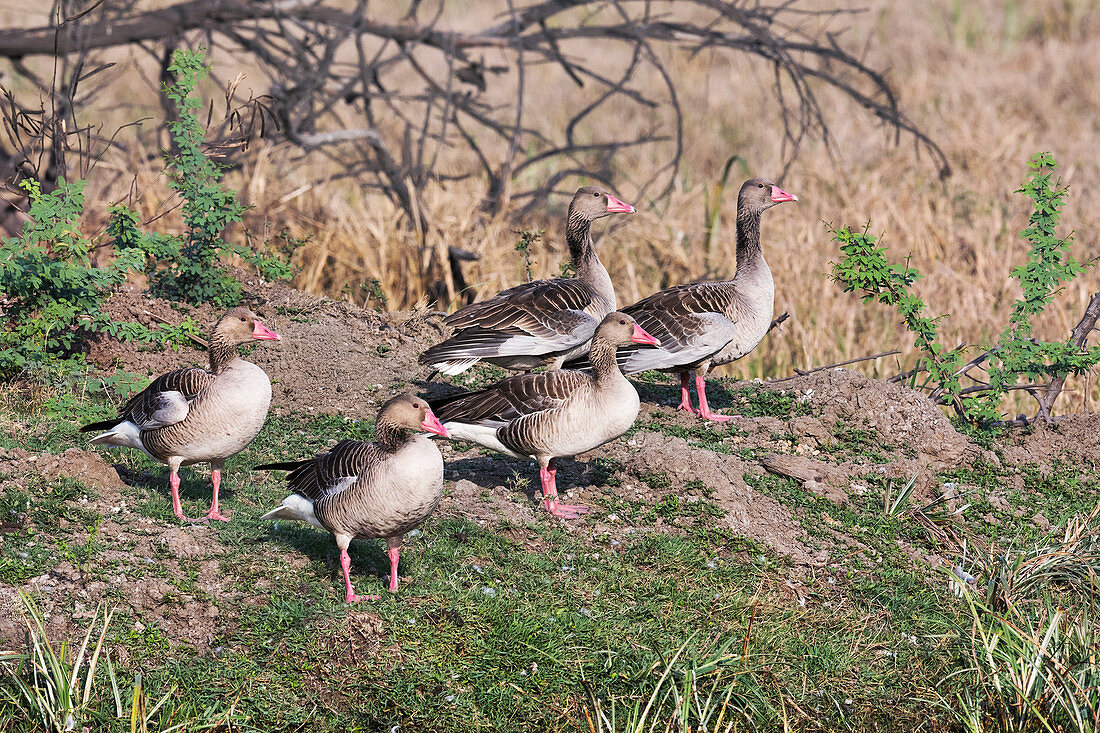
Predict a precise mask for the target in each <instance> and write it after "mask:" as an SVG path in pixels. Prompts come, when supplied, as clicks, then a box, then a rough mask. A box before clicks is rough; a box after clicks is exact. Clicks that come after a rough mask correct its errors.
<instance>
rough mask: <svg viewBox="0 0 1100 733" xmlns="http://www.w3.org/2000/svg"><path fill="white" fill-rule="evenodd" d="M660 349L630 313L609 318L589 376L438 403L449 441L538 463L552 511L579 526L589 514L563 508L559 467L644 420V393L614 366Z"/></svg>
mask: <svg viewBox="0 0 1100 733" xmlns="http://www.w3.org/2000/svg"><path fill="white" fill-rule="evenodd" d="M631 343H635V344H648V345H657V340H656V339H655V338H653V336H651V335H649V334H648V333H646V332H645V330H644V329H643V328H642V327H641V326H639V325H638V324H637V323H635V322H634V319H633V318H631V317H630V316H628V315H626V314H625V313H618V312H612V313H610V314H608V315H607V316H606V317H604V319H603V321H601V323H600V325H599V327H598V328H597V329H596V333H595V335H594V336H593V337H592V350H591V351H590V358H591V361H592V371H591V372H581V371H573V370H567V369H566V370H555V371H548V372H542V373H539V374H521V375H517V376H514V377H508V378H507V379H503V380H501V381H499V382H497V383H496V384H494V385H492V386H491V387H488V388H486V389H482V390H478V391H476V392H464V393H462V394H458V395H455V396H453V397H449V398H445V399H442V400H439V401H438V402H433V403H432V409H433V410H434V411H435V413H436V415H437V416H438V417H439V419H440V420H441V421H442V422H443V425H444V427H446V428H447V432H448V433H449V434H450V437H451V438H459V439H462V440H469V441H472V442H474V443H477V444H479V445H483V446H485V447H487V448H492V449H493V450H497V451H500V452H501V453H504V454H506V455H509V456H513V457H516V458H524V457H531V458H534V459H535V460H537V461H538V464H539V478H540V479H541V481H542V493H543V496H544V497H545V505H546V509H547V510H548V511H549V512H550V513H551V514H553V515H555V516H558V517H566V518H573V517H576V516H578V515H580V514H584V513H585V512H587V511H588V508H587V507H584V506H570V505H566V504H559V503H558V500H557V496H558V491H557V484H556V481H555V475H556V470H555V468H554V459H555V458H556V457H558V456H573V455H576V454H578V453H583V452H585V451H588V450H592V449H593V448H596V447H598V446H601V445H603V444H604V443H606V442H608V441H610V440H614V439H615V438H617V437H619V436H620V435H622V434H623V433H625V432H626V431H627V430H629V429H630V426H631V425H633V424H634V420H635V418H637V417H638V406H639V403H638V393H637V392H636V391H635V389H634V385H632V384H631V383H630V382H628V381H627V379H626V377H624V376H623V374H622V372H621V371H620V370H619V366H618V364H617V362H616V361H615V350H616V349H617V348H618V347H620V346H625V345H627V344H631Z"/></svg>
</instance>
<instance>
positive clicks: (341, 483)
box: [256, 394, 447, 603]
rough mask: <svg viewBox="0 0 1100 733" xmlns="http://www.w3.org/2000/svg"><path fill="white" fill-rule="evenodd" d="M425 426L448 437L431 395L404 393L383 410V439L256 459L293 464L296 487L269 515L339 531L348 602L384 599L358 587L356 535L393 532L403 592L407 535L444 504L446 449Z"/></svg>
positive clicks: (393, 561) (390, 541)
mask: <svg viewBox="0 0 1100 733" xmlns="http://www.w3.org/2000/svg"><path fill="white" fill-rule="evenodd" d="M418 429H419V430H426V431H428V432H430V433H436V434H438V435H442V436H443V437H447V430H446V429H445V428H444V427H443V425H442V424H440V422H439V420H437V419H436V417H435V415H433V414H432V411H431V410H430V409H428V403H427V402H425V401H424V400H422V399H420V398H418V397H414V396H413V395H411V394H402V395H398V396H397V397H394V398H393V399H391V400H390V401H389V402H387V403H386V404H384V405H382V409H381V410H379V411H378V419H377V421H376V422H375V424H374V432H375V436H376V437H377V439H378V442H376V443H362V442H359V441H355V440H341V441H340V442H339V443H337V444H336V445H335V446H334V447H333V448H332V450H330V451H329V452H328V453H323V454H321V455H319V456H315V457H314V458H307V459H306V460H304V461H290V462H287V463H269V464H267V465H264V466H256V468H257V469H260V470H269V469H281V470H288V471H290V474H289V475H288V476H287V484H289V486H290V490H291V491H293V492H294V493H293V494H291V495H290V496H288V497H286V498H285V499H283V503H282V504H280V505H279V506H278V507H276V508H275V509H272V510H271V511H269V512H268V513H267V514H265V515H263V516H262V517H260V518H261V519H297V520H300V521H303V522H308V523H309V524H312V525H313V526H314V527H317V528H319V529H325V530H328V531H329V532H332V533H333V534H334V535H336V545H337V547H339V548H340V567H341V568H343V570H344V588H345V590H346V593H347V597H346V602H347V603H356V602H358V601H362V600H368V599H369V600H378V596H357V595H355V590H354V589H353V588H352V587H351V575H350V572H349V571H350V569H351V558H350V557H348V546H349V545H350V544H351V541H352V540H353V539H354V538H356V537H360V538H374V537H385V538H386V544H387V545H388V547H389V553H388V554H389V558H390V586H389V588H390V591H391V592H396V591H397V563H398V560H399V558H400V556H401V538H402V536H403V535H404V534H405V533H406V532H408V531H409V530H411V529H413V528H415V527H418V526H420V525H421V524H423V522H424V520H425V519H427V518H428V515H430V514H431V513H432V512H433V511H434V510H435V508H436V506H438V505H439V497H440V494H441V493H442V492H443V456H441V455H440V454H439V449H438V448H436V447H435V445H433V444H432V442H431V441H430V440H428V438H427V437H426V436H424V435H413V434H410V433H409V431H410V430H418Z"/></svg>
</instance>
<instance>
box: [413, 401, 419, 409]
mask: <svg viewBox="0 0 1100 733" xmlns="http://www.w3.org/2000/svg"><path fill="white" fill-rule="evenodd" d="M413 409H415V410H419V409H420V403H419V402H414V403H413Z"/></svg>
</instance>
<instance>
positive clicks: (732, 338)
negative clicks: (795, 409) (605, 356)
mask: <svg viewBox="0 0 1100 733" xmlns="http://www.w3.org/2000/svg"><path fill="white" fill-rule="evenodd" d="M797 200H798V197H796V196H795V195H794V194H790V193H787V192H786V191H784V190H783V189H781V188H780V187H779V186H777V185H775V183H774V182H772V181H769V180H767V179H766V178H752V179H750V180H748V181H745V183H744V184H743V185H742V186H741V191H740V193H738V195H737V271H736V273H735V274H734V276H733V279H732V280H725V281H718V282H697V283H688V284H686V285H678V286H676V287H673V288H668V289H667V290H662V291H660V292H659V293H655V294H653V295H651V296H649V297H648V298H645V299H644V300H640V301H638V302H637V303H635V304H634V305H632V306H630V307H629V308H624V309H623V311H624V312H625V313H628V314H630V315H631V316H633V317H634V318H635V319H636V320H637V321H638V323H639V324H640V325H641V326H642V327H643V328H645V329H646V330H647V331H649V332H650V333H652V334H653V335H654V336H655V337H656V338H657V339H659V340H660V342H661V346H660V348H656V349H638V348H626V349H622V350H621V351H619V354H618V359H619V366H620V367H621V368H622V370H623V373H625V374H634V373H635V372H643V371H646V370H647V369H657V370H660V371H667V372H679V373H680V395H681V399H680V405H679V407H678V409H681V410H686V411H688V412H691V413H693V414H695V415H698V416H700V417H703V418H706V419H707V420H714V421H716V422H725V421H726V420H729V419H730V418H729V416H728V415H719V414H716V413H714V412H711V410H710V407H709V405H707V392H706V375H707V372H709V371H710V369H711V368H712V367H716V366H720V365H722V364H728V363H730V362H731V361H734V360H736V359H740V358H741V357H742V356H744V355H745V354H747V353H749V352H750V351H752V350H753V349H755V348H756V345H757V344H759V343H760V341H761V339H763V338H764V335H765V334H766V333H767V332H768V328H769V327H770V326H771V322H772V307H773V303H774V300H775V285H774V283H773V282H772V272H771V270H770V269H768V263H767V262H765V261H764V253H763V251H762V250H761V248H760V215H761V214H763V213H764V212H765V211H767V210H768V209H770V208H771V207H773V206H775V205H776V204H780V203H783V202H784V201H797ZM691 372H693V373H694V374H695V391H696V393H697V394H698V396H699V409H698V410H696V409H695V408H693V407H692V406H691V395H690V393H689V391H688V384H689V379H688V374H689V373H691Z"/></svg>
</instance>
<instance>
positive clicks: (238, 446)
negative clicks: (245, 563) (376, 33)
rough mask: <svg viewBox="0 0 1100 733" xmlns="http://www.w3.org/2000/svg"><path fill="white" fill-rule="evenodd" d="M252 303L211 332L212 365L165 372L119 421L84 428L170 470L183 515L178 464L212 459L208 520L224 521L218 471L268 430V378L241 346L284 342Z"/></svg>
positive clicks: (176, 507) (175, 502)
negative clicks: (245, 357) (242, 352)
mask: <svg viewBox="0 0 1100 733" xmlns="http://www.w3.org/2000/svg"><path fill="white" fill-rule="evenodd" d="M279 339H280V336H279V335H278V334H277V333H275V332H274V331H272V330H270V329H268V328H267V327H266V326H264V325H263V324H262V323H261V322H260V321H259V319H258V318H257V317H256V315H255V314H254V313H252V311H250V310H248V309H247V308H234V309H232V310H231V311H229V312H228V313H226V314H225V315H224V316H222V318H221V319H220V320H219V321H218V323H217V324H216V325H215V326H214V329H213V331H212V332H211V335H210V348H209V355H210V368H209V369H198V368H187V369H177V370H176V371H172V372H168V373H167V374H162V375H160V376H159V377H157V378H156V379H154V380H153V383H152V384H150V385H149V386H148V387H146V388H145V389H144V390H142V391H141V392H140V393H139V394H137V395H135V396H134V397H132V398H131V399H130V400H129V401H128V402H127V403H126V405H125V406H124V407H123V408H122V412H121V413H120V414H119V416H118V417H117V418H115V419H114V420H104V421H102V422H96V423H92V424H91V425H85V426H84V427H82V428H81V429H80V430H81V432H88V431H91V430H105V431H106V432H103V433H101V434H100V435H97V436H96V437H94V438H92V440H91V444H92V445H107V446H124V447H130V448H137V449H138V450H140V451H143V452H144V453H145V454H146V455H148V456H149V457H150V458H154V459H156V460H158V461H160V462H161V463H167V464H168V467H169V468H170V469H171V471H170V475H169V485H170V487H171V490H172V511H173V512H175V514H176V516H177V517H179V518H180V519H186V517H184V516H183V508H182V506H181V505H180V500H179V482H180V479H179V468H180V466H189V465H191V464H194V463H210V464H211V466H212V467H213V472H212V474H211V480H212V482H213V484H214V495H213V500H212V502H211V506H210V511H209V512H207V514H206V516H207V517H208V518H210V519H220V520H223V521H224V520H227V519H228V518H227V517H225V516H223V515H222V514H221V513H220V512H219V511H218V490H219V486H220V484H221V469H222V467H223V466H224V465H225V461H226V459H227V458H229V457H230V456H233V455H235V454H236V453H238V452H240V451H241V450H243V449H244V448H245V446H247V445H248V444H249V443H251V442H252V439H253V438H255V437H256V434H257V433H259V432H260V428H261V427H263V424H264V420H265V419H266V417H267V409H268V407H269V405H270V404H271V381H270V380H269V379H268V377H267V375H266V374H264V371H263V370H262V369H260V368H259V367H258V366H256V365H255V364H251V363H249V362H247V361H244V360H243V359H241V358H240V355H239V354H238V353H237V349H238V347H239V346H240V345H241V344H244V343H248V342H250V341H253V340H279Z"/></svg>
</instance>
